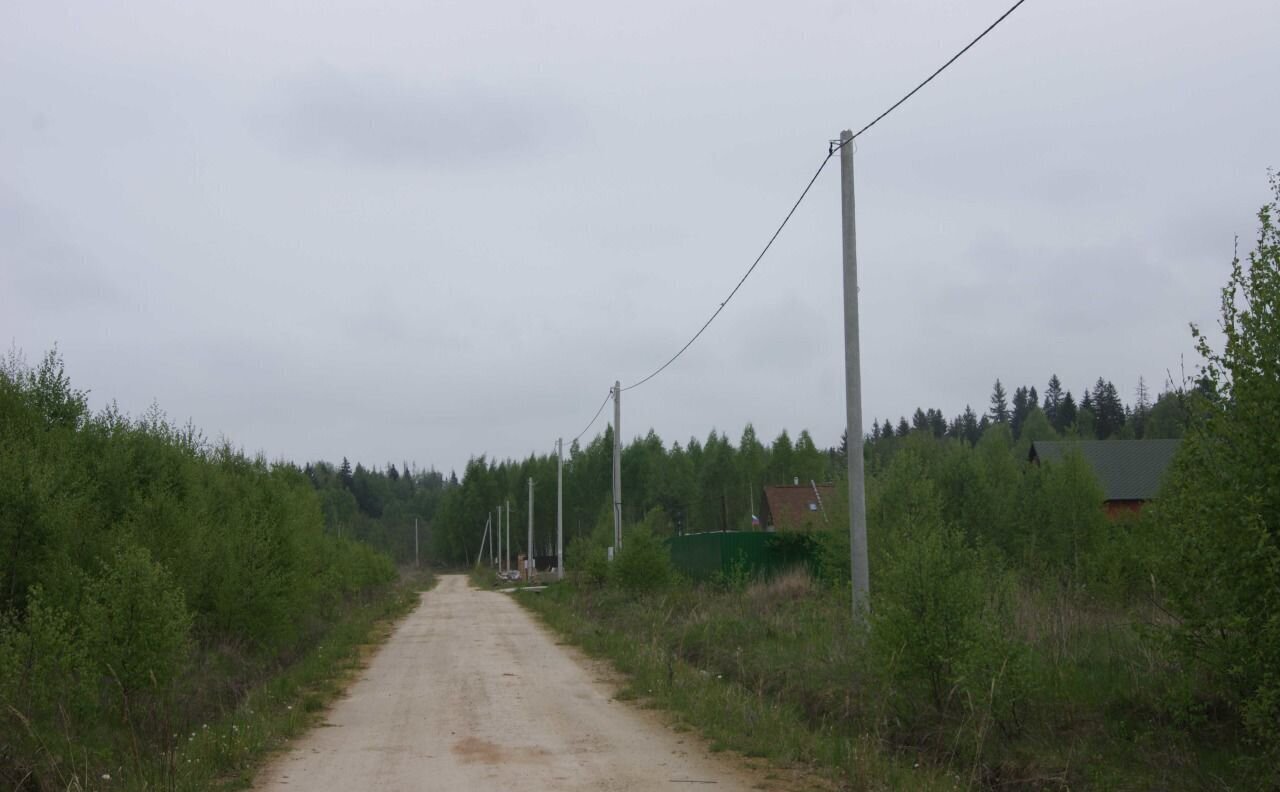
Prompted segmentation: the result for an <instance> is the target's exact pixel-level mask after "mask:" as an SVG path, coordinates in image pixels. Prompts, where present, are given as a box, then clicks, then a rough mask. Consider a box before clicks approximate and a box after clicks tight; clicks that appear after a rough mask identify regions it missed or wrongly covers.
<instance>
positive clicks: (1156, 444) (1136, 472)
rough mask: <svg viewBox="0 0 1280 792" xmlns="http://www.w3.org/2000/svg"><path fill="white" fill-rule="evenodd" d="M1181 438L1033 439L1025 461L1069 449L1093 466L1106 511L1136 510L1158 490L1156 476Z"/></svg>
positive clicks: (1057, 457) (1054, 457)
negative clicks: (1059, 440)
mask: <svg viewBox="0 0 1280 792" xmlns="http://www.w3.org/2000/svg"><path fill="white" fill-rule="evenodd" d="M1180 442H1182V441H1181V440H1078V441H1065V442H1055V441H1037V442H1035V443H1032V444H1031V452H1030V454H1029V456H1028V459H1029V461H1031V462H1034V463H1036V464H1039V463H1041V462H1048V463H1050V464H1052V463H1054V462H1058V461H1061V460H1062V458H1063V457H1064V456H1066V455H1067V454H1068V453H1070V452H1071V451H1072V450H1075V451H1077V452H1079V454H1080V456H1081V457H1083V458H1084V461H1085V462H1086V463H1087V464H1088V465H1089V467H1091V468H1093V474H1094V475H1095V476H1097V477H1098V483H1099V484H1101V485H1102V493H1103V503H1104V505H1105V506H1106V508H1107V515H1108V516H1111V517H1114V516H1116V515H1117V514H1121V513H1124V512H1136V511H1140V510H1141V509H1142V505H1143V504H1144V503H1146V502H1147V501H1149V500H1154V499H1155V497H1156V494H1157V493H1158V492H1159V491H1160V479H1161V478H1163V477H1164V471H1165V469H1167V468H1168V467H1169V462H1171V461H1172V460H1173V455H1174V453H1176V452H1177V450H1178V444H1179V443H1180Z"/></svg>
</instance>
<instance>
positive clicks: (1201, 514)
mask: <svg viewBox="0 0 1280 792" xmlns="http://www.w3.org/2000/svg"><path fill="white" fill-rule="evenodd" d="M1271 186H1272V190H1273V200H1272V202H1271V203H1269V204H1267V205H1265V206H1263V207H1262V209H1261V210H1260V211H1259V213H1258V221H1259V230H1258V238H1257V242H1256V245H1255V247H1254V250H1253V251H1252V252H1250V254H1249V257H1248V263H1247V264H1245V263H1244V262H1242V261H1241V260H1240V258H1239V257H1238V256H1237V257H1236V258H1235V259H1234V260H1233V261H1232V266H1231V274H1230V278H1229V280H1228V283H1227V286H1226V287H1225V288H1224V289H1223V290H1222V324H1221V326H1222V331H1223V333H1224V335H1225V340H1226V343H1225V346H1224V348H1223V349H1222V351H1220V352H1218V351H1215V350H1214V349H1213V348H1212V347H1211V346H1210V343H1209V341H1208V339H1207V338H1206V337H1205V336H1204V335H1203V334H1201V333H1199V331H1198V330H1197V329H1196V328H1194V327H1193V332H1194V333H1195V334H1196V337H1197V342H1198V347H1199V350H1200V353H1201V355H1202V356H1203V358H1204V366H1203V370H1202V379H1201V382H1202V385H1203V387H1202V391H1203V392H1204V393H1206V394H1208V395H1209V396H1210V397H1209V398H1203V399H1199V400H1198V402H1197V403H1198V405H1199V406H1198V408H1197V409H1196V410H1195V411H1194V412H1193V413H1192V422H1191V426H1190V428H1189V429H1188V431H1187V434H1186V436H1185V438H1184V440H1183V443H1182V445H1181V448H1180V451H1179V454H1178V456H1177V458H1176V459H1175V461H1174V465H1173V469H1172V471H1171V472H1170V475H1169V476H1168V478H1167V480H1166V483H1165V487H1164V489H1163V491H1162V493H1161V495H1162V499H1161V502H1160V506H1159V510H1158V519H1159V522H1160V523H1161V526H1162V529H1163V531H1164V544H1165V546H1166V547H1167V548H1168V551H1169V552H1168V554H1167V557H1166V563H1165V565H1164V568H1163V573H1164V574H1163V576H1162V579H1161V580H1160V581H1159V582H1160V586H1161V591H1162V593H1163V594H1164V595H1165V596H1166V597H1167V598H1168V601H1169V604H1170V606H1171V607H1172V609H1173V610H1174V611H1175V612H1176V614H1177V616H1178V623H1177V624H1176V626H1175V627H1173V628H1172V631H1171V632H1172V637H1173V639H1174V642H1175V644H1176V646H1177V647H1178V648H1179V649H1180V650H1181V652H1182V653H1183V655H1184V657H1185V658H1186V659H1187V661H1188V662H1190V663H1191V664H1192V665H1193V667H1194V668H1196V669H1197V670H1199V671H1200V672H1202V673H1204V674H1206V675H1208V680H1209V684H1208V686H1207V689H1208V690H1209V691H1212V692H1213V694H1216V696H1220V697H1222V699H1224V700H1225V703H1227V704H1228V705H1229V706H1230V707H1231V708H1232V709H1233V710H1234V711H1235V712H1237V713H1239V716H1240V717H1241V718H1242V719H1243V721H1244V723H1246V724H1247V726H1248V728H1249V730H1250V733H1251V734H1252V736H1253V738H1254V739H1255V741H1256V742H1257V744H1258V745H1260V746H1265V747H1267V748H1268V749H1269V751H1270V753H1271V754H1272V755H1273V756H1274V755H1275V753H1276V751H1278V750H1280V674H1278V673H1277V668H1280V587H1277V581H1278V580H1280V485H1278V482H1280V456H1277V454H1276V445H1275V444H1276V438H1277V437H1280V225H1278V224H1280V178H1278V177H1277V176H1275V175H1274V174H1273V175H1272V180H1271ZM1215 395H1216V396H1215Z"/></svg>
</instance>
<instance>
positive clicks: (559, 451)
mask: <svg viewBox="0 0 1280 792" xmlns="http://www.w3.org/2000/svg"><path fill="white" fill-rule="evenodd" d="M556 580H564V438H563V437H561V438H558V439H557V440H556Z"/></svg>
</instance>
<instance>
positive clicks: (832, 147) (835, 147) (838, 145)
mask: <svg viewBox="0 0 1280 792" xmlns="http://www.w3.org/2000/svg"><path fill="white" fill-rule="evenodd" d="M1026 1H1027V0H1017V2H1016V3H1014V4H1013V5H1012V6H1010V7H1009V9H1008V10H1007V11H1005V12H1004V13H1003V14H1001V15H1000V16H999V17H998V18H997V19H996V21H994V22H992V23H991V24H990V25H988V26H987V28H986V29H985V30H983V31H982V32H981V33H979V34H978V35H977V37H976V38H974V39H973V40H972V41H970V42H969V43H968V44H966V45H965V46H964V48H963V49H961V50H960V51H959V52H957V53H956V54H955V55H952V56H951V57H950V58H949V59H948V60H947V62H946V63H944V64H942V65H941V66H939V67H938V68H937V69H936V70H935V71H934V72H933V74H930V75H929V76H928V77H926V78H925V79H924V81H923V82H921V83H920V84H919V85H917V86H916V87H915V88H912V89H911V90H910V91H908V92H907V93H906V94H905V95H904V96H903V97H902V98H901V99H899V100H898V101H896V102H894V103H893V104H892V105H890V106H889V108H888V109H887V110H885V111H884V112H883V113H881V114H880V115H878V116H876V117H875V118H873V119H871V121H870V123H868V124H867V125H866V126H864V127H862V128H861V129H859V130H858V131H857V132H855V133H853V135H852V136H851V137H850V138H849V139H848V140H845V141H838V140H833V141H831V143H830V144H829V145H828V146H827V156H826V157H825V158H824V159H823V160H822V163H821V164H820V165H818V170H817V171H815V172H814V174H813V177H812V178H810V179H809V183H808V184H806V185H805V187H804V189H803V190H802V191H801V192H800V197H799V198H797V199H796V202H795V203H794V204H792V205H791V210H790V211H789V212H787V216H786V217H784V218H782V223H781V225H779V226H778V228H777V230H776V231H774V232H773V236H771V237H769V241H768V242H766V243H765V246H764V249H763V250H761V251H760V255H758V256H756V259H755V261H753V262H751V266H750V267H748V268H747V271H746V273H744V274H743V276H742V277H741V278H739V279H738V283H737V285H735V286H734V287H733V291H731V292H729V296H728V297H726V298H725V299H724V302H722V303H720V306H719V307H718V308H716V310H715V311H714V312H713V313H712V314H711V318H709V319H707V321H706V322H704V323H703V324H702V327H699V328H698V332H696V333H694V334H693V337H692V338H690V339H689V340H688V341H687V342H685V345H684V346H682V347H680V350H679V351H678V352H676V353H675V354H674V355H672V356H671V357H670V358H669V359H668V360H667V362H665V363H663V364H662V365H661V366H659V367H658V368H657V369H655V370H654V371H653V372H652V373H650V374H649V375H648V376H647V377H644V378H643V379H640V380H637V381H636V382H633V383H631V384H630V385H628V386H626V387H625V388H623V389H622V390H624V391H629V390H631V389H632V388H638V387H640V386H641V385H643V384H645V383H646V382H648V381H649V380H651V379H653V378H654V377H656V376H658V375H659V374H661V373H662V372H663V371H664V370H665V369H666V368H667V366H670V365H671V364H672V363H674V362H676V359H677V358H679V357H680V356H681V355H683V354H684V353H685V350H687V349H688V348H689V347H691V346H693V342H694V341H697V340H698V338H699V337H700V336H701V335H702V334H703V332H704V331H706V329H707V328H708V327H710V326H711V323H712V322H714V321H715V320H716V317H717V316H719V315H720V312H721V311H723V310H724V308H725V306H726V305H728V304H729V301H730V300H732V299H733V296H734V295H735V294H737V293H738V289H741V288H742V284H743V283H745V282H746V280H747V278H749V277H751V273H752V272H755V269H756V267H757V266H758V265H759V264H760V261H761V260H762V259H763V258H764V256H765V254H766V253H768V252H769V248H771V247H773V243H774V241H775V240H777V238H778V235H779V234H781V233H782V229H784V228H786V227H787V223H788V222H790V220H791V217H792V215H794V214H795V213H796V210H797V209H799V208H800V204H801V203H802V202H803V201H804V199H805V197H806V196H807V195H808V194H809V190H810V188H812V187H813V184H814V182H816V181H817V180H818V177H819V176H820V175H822V171H823V169H824V168H826V167H827V163H828V162H830V161H831V158H832V157H833V156H835V153H836V152H837V151H839V150H840V149H842V148H844V147H845V146H846V145H848V144H849V143H850V142H851V141H853V140H856V139H857V138H858V136H859V135H861V134H863V133H864V132H866V131H868V130H870V129H871V128H872V127H873V126H875V125H876V124H878V123H880V122H881V121H882V120H884V118H885V117H886V116H888V115H889V114H890V113H892V112H893V111H894V110H897V109H898V108H899V107H901V106H902V105H903V103H905V102H906V101H907V100H908V99H910V98H911V97H913V96H915V95H916V93H918V92H919V91H920V89H921V88H924V87H925V86H926V85H928V84H929V83H931V82H933V80H934V78H935V77H937V76H938V75H939V74H942V73H943V72H944V71H946V70H947V68H948V67H949V66H951V64H953V63H955V62H956V61H957V60H959V59H960V56H962V55H964V54H965V53H966V52H968V51H969V50H970V49H972V48H973V46H974V45H975V44H977V43H978V42H979V41H981V40H982V39H983V38H985V37H986V35H987V34H988V33H990V32H991V31H993V30H995V29H996V26H997V25H999V24H1000V23H1001V22H1003V21H1004V20H1005V19H1006V18H1007V17H1008V16H1009V15H1010V14H1012V13H1013V12H1014V11H1016V10H1017V9H1018V6H1020V5H1022V4H1023V3H1025V2H1026ZM605 401H606V402H608V399H607V398H606V399H605ZM600 409H601V410H603V409H604V405H603V404H602V405H600ZM596 415H597V417H599V413H598V412H597V413H596ZM591 420H592V422H593V423H594V422H595V418H593V419H591ZM588 428H590V425H588ZM583 431H584V432H585V431H586V430H583ZM579 436H581V435H579ZM575 439H576V438H575Z"/></svg>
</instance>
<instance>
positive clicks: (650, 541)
mask: <svg viewBox="0 0 1280 792" xmlns="http://www.w3.org/2000/svg"><path fill="white" fill-rule="evenodd" d="M674 578H675V569H674V568H673V567H672V566H671V553H670V551H668V550H667V547H666V545H665V544H663V543H662V540H661V539H659V538H658V537H656V536H654V535H653V534H652V533H651V532H650V531H648V530H647V529H646V528H644V527H643V526H636V527H635V528H633V529H631V530H629V531H627V533H626V534H625V535H624V536H623V539H622V552H620V553H618V554H616V555H615V556H614V558H613V564H612V566H611V567H610V569H609V582H610V584H612V585H616V586H618V587H619V588H621V589H623V590H624V591H632V592H639V591H655V590H658V589H663V588H666V587H667V586H668V585H669V584H670V583H671V581H672V580H674Z"/></svg>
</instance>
